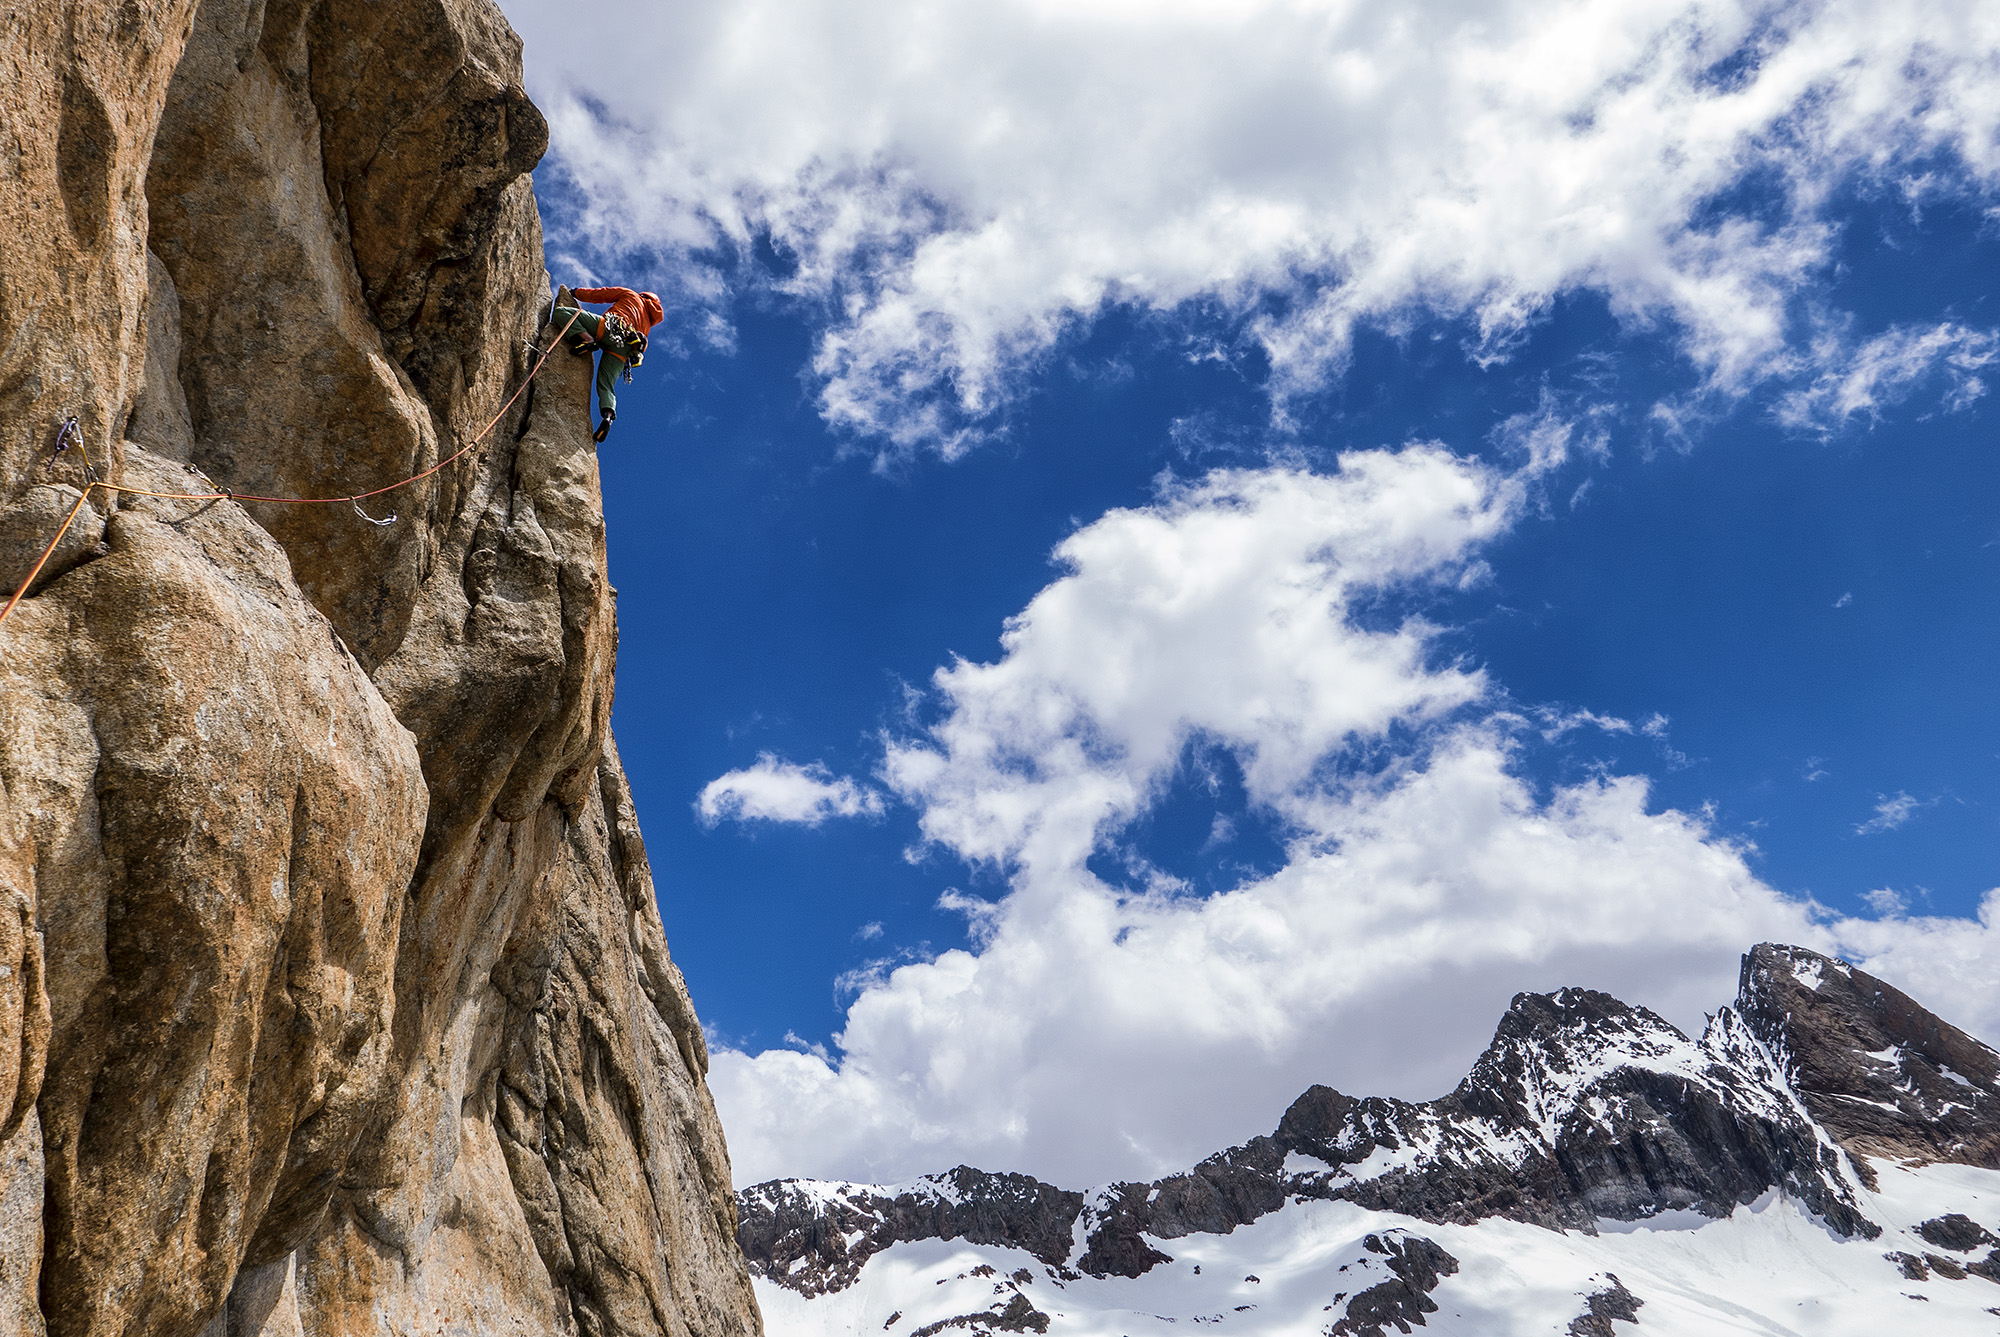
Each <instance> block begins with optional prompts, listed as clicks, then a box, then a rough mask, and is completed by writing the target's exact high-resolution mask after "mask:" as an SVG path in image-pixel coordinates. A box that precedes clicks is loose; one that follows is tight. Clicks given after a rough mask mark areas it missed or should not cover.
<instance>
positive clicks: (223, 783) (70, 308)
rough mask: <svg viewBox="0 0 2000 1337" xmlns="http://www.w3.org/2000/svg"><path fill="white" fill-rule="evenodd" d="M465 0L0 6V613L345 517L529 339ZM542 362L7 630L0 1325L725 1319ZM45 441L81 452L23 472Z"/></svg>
mask: <svg viewBox="0 0 2000 1337" xmlns="http://www.w3.org/2000/svg"><path fill="white" fill-rule="evenodd" d="M520 68H521V52H520V43H519V41H518V39H517V38H516V37H515V35H514V33H513V32H512V30H511V29H510V28H509V27H508V25H507V23H506V21H505V20H504V19H503V18H502V17H501V15H500V13H499V12H498V10H497V9H495V8H494V7H493V6H492V4H490V3H489V2H488V0H63V2H61V3H58V2H57V0H26V3H23V4H20V5H15V6H12V7H10V8H9V10H8V11H7V13H6V15H5V17H4V18H0V71H4V72H5V73H4V77H0V582H3V583H4V584H5V585H6V587H7V590H8V591H11V590H12V589H13V588H14V586H15V584H16V583H17V582H18V581H19V580H20V579H21V578H22V577H23V576H25V574H26V573H27V571H28V569H29V567H30V565H31V564H32V561H33V559H34V557H35V555H36V554H38V553H39V552H40V550H41V547H42V545H43V544H44V543H45V542H46V541H47V539H48V537H49V535H50V534H52V533H53V532H54V531H55V528H56V525H57V523H58V522H59V520H60V519H61V517H62V516H63V515H65V514H67V513H68V511H69V509H70V507H71V506H72V504H73V503H74V502H75V501H76V500H77V498H78V495H79V493H78V489H79V487H80V486H82V485H83V484H84V483H85V482H86V474H85V473H84V467H85V466H84V458H85V455H86V453H87V456H88V459H89V461H90V462H91V463H92V464H94V467H95V468H96V470H97V471H98V474H99V475H100V476H101V477H103V478H104V479H106V480H108V481H111V482H115V483H120V484H123V485H125V486H127V487H133V488H142V489H149V490H152V491H157V492H175V491H179V492H202V491H216V490H228V491H231V492H236V493H268V494H276V495H303V496H320V497H325V496H344V495H347V494H351V493H354V492H358V491H362V490H366V489H369V488H373V487H376V486H379V485H381V484H384V483H387V482H392V481H395V480H396V479H400V478H404V477H407V476H409V475H411V474H413V473H416V472H418V471H419V470H421V469H423V468H426V467H427V466H429V465H431V464H433V463H435V462H437V461H438V460H440V459H442V458H444V457H445V456H446V455H449V454H450V453H451V452H453V451H455V450H456V449H458V447H459V446H460V445H462V444H464V443H465V442H467V441H470V440H471V439H473V438H474V436H475V435H476V434H477V433H478V432H479V430H480V428H481V427H482V426H484V425H485V423H486V422H487V421H489V420H490V419H491V418H493V416H494V415H495V414H498V413H500V412H501V409H502V406H503V404H504V403H505V402H506V401H507V398H508V396H509V395H510V394H512V393H513V391H514V390H515V389H516V388H517V387H518V386H519V385H520V383H521V381H522V379H523V377H524V376H525V375H526V373H527V371H528V367H529V359H530V355H531V354H530V349H529V347H528V345H529V341H530V340H531V339H532V338H533V337H534V335H535V333H536V330H537V327H538V325H539V322H540V320H541V318H542V315H543V312H544V311H545V309H546V306H547V302H548V296H549V292H548V276H547V274H546V272H545V271H544V268H543V263H542V238H541V233H540V224H539V220H538V217H537V214H536V209H535V203H534V197H533V194H532V191H531V185H530V180H529V176H528V173H529V171H530V170H531V169H532V168H533V167H534V166H535V164H536V162H537V161H538V160H539V158H540V156H541V154H542V152H543V151H544V149H545V147H546V143H547V133H546V126H545V124H544V122H543V120H542V118H541V116H540V114H539V113H538V112H537V111H536V109H535V108H534V106H533V105H532V104H531V103H530V102H529V101H528V99H527V97H526V96H525V94H524V93H523V91H522V87H521V78H520ZM585 375H586V373H585V371H584V369H583V367H582V366H581V365H580V364H578V363H576V362H575V361H574V360H572V359H570V358H567V357H559V358H557V359H554V360H552V361H551V362H550V364H549V365H548V368H547V370H546V371H545V372H544V373H543V374H542V376H541V378H540V379H539V381H538V382H537V383H536V386H535V390H534V393H533V394H532V396H523V397H522V399H521V401H519V402H517V403H516V404H515V405H514V407H513V408H511V409H509V410H508V411H507V412H506V413H505V414H504V415H502V417H501V420H500V422H499V424H498V427H497V429H496V430H495V431H494V432H493V434H492V436H491V438H490V439H489V440H488V441H487V442H486V444H485V445H484V446H482V447H481V448H480V449H478V450H476V451H474V452H472V453H471V454H469V455H468V456H467V457H466V458H465V459H463V460H460V461H458V462H456V463H454V464H452V465H450V466H448V467H446V468H445V469H443V470H441V471H439V472H438V473H436V474H435V475H433V476H432V477H430V478H428V479H426V480H425V481H423V482H421V483H419V484H417V485H415V486H412V487H409V488H406V489H404V490H402V491H400V492H397V493H395V494H393V495H391V496H389V497H385V498H381V499H378V500H377V501H376V502H374V503H371V504H370V506H369V509H370V510H371V511H372V512H373V515H374V517H375V519H377V520H379V519H383V518H386V516H387V515H388V514H389V513H391V512H393V513H394V515H395V517H396V518H395V520H394V522H393V523H389V524H377V523H373V522H371V520H370V519H368V518H365V517H364V516H363V515H362V514H360V513H359V511H358V509H357V508H355V507H353V506H350V505H348V504H346V503H340V504H335V505H321V506H274V505H266V504H263V503H257V502H241V503H239V502H236V501H210V502H194V501H182V500H171V499H160V498H149V497H143V496H135V495H132V494H129V493H126V494H113V495H110V496H107V495H106V494H105V493H103V492H101V491H100V492H93V493H92V496H91V500H90V502H89V504H87V505H86V506H85V508H84V509H83V511H82V512H81V514H80V515H79V517H78V520H77V523H76V524H75V525H74V526H73V528H72V530H71V532H70V534H69V536H68V537H67V538H66V539H65V541H64V542H63V544H62V545H61V546H60V547H59V548H58V549H57V551H56V553H55V555H54V557H53V559H52V560H51V562H50V563H49V565H48V567H47V568H46V569H45V570H44V571H43V573H42V575H41V576H40V578H39V579H38V582H37V585H36V587H35V589H34V590H33V591H32V593H31V597H29V598H28V599H26V600H25V601H24V602H23V603H22V604H21V605H20V606H19V607H18V608H17V609H16V610H15V612H14V614H13V615H12V616H11V618H10V619H9V620H8V621H7V623H6V624H5V626H4V627H0V902H4V904H0V1139H4V1140H0V1333H4V1334H11V1333H19V1332H31V1333H40V1332H43V1331H47V1332H49V1333H53V1334H60V1335H62V1337H70V1335H72V1334H74V1335H75V1337H84V1335H85V1334H89V1335H91V1337H99V1335H104V1337H108V1335H109V1334H147V1335H148V1337H180V1335H184V1337H197V1335H198V1334H200V1335H202V1337H247V1335H248V1334H273V1335H275V1334H304V1335H312V1337H317V1335H319V1334H328V1335H331V1334H342V1335H343V1337H344V1335H346V1334H364V1333H383V1334H388V1333H396V1334H406V1333H418V1332H425V1333H430V1332H451V1333H509V1334H515V1333H519V1334H542V1333H549V1334H556V1333H587V1334H593V1335H597V1334H602V1335H604V1337H610V1335H612V1334H636V1333H672V1334H692V1333H702V1334H737V1333H742V1334H753V1333H757V1332H759V1331H760V1320H759V1318H758V1314H757V1310H756V1306H755V1302H754V1300H753V1298H752V1296H751V1290H750V1285H749V1279H748V1275H747V1273H746V1270H745V1267H744V1263H743V1259H742V1256H741V1254H740V1252H739V1250H738V1247H737V1245H736V1240H735V1235H736V1227H737V1220H736V1209H735V1203H734V1199H733V1197H732V1194H731V1184H730V1172H729V1162H728V1153H727V1150H726V1148H725V1146H724V1142H723V1137H722V1130H721V1128H720V1126H719V1124H718V1123H717V1120H716V1116H715V1110H714V1107H713V1105H712V1103H711V1101H710V1098H709V1094H708V1090H707V1087H706V1084H705V1074H706V1070H707V1061H708V1056H707V1051H706V1048H705V1046H704V1044H703V1040H702V1034H701V1028H700V1026H699V1024H698V1022H697V1021H696V1018H695V1014H694V1010H693V1007H692V1005H691V1003H690V1002H689V999H688V995H687V990H686V987H685V984H684V982H683V981H682V979H681V976H680V973H679V971H678V970H677V969H676V968H675V966H674V964H673V961H672V959H671V958H670V956H669V954H668V951H667V944H666V940H665V935H664V932H663V930H662V928H661V923H660V919H659V915H658V911H657V908H656V906H655V902H654V890H653V884H652V879H651V875H650V873H649V871H648V868H647V863H646V854H645V847H644V844H643V842H642V841H641V839H640V835H639V827H638V822H637V819H636V816H635V814H634V811H633V806H632V801H631V796H630V793H629V791H628V789H627V787H626V784H625V779H624V774H623V772H622V770H621V768H620V765H619V760H618V754H617V750H616V748H615V746H614V745H613V743H612V740H611V737H610V733H609V716H610V702H611V693H612V679H613V670H614V660H615V652H616V645H617V627H616V619H615V614H614V602H613V598H614V596H613V591H612V588H611V586H610V583H609V581H608V579H607V575H606V566H605V543H604V521H603V511H602V505H601V498H600V494H599V485H598V470H597V461H596V458H595V455H594V453H593V450H592V447H591V444H590V439H589V422H588V405H587V393H588V389H587V385H586V382H585ZM72 417H73V418H74V419H75V420H76V432H75V436H76V438H77V441H78V448H77V449H70V450H65V451H64V452H62V453H61V454H59V455H58V454H53V453H52V452H53V451H54V448H55V446H56V444H57V439H58V434H59V431H60V426H59V425H60V424H61V423H63V422H64V421H65V420H66V419H69V418H72Z"/></svg>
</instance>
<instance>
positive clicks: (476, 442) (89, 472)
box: [0, 313, 581, 623]
mask: <svg viewBox="0 0 2000 1337" xmlns="http://www.w3.org/2000/svg"><path fill="white" fill-rule="evenodd" d="M578 314H579V315H580V314H581V313H578ZM577 319H578V316H575V315H573V316H571V317H570V318H569V320H567V321H566V322H564V324H563V327H562V329H561V330H559V331H557V333H556V337H555V338H554V339H553V340H551V341H550V343H549V346H548V347H547V348H539V347H538V346H537V345H535V344H532V343H531V344H530V345H529V347H532V348H537V351H538V352H539V353H540V354H541V356H540V357H539V358H537V359H536V361H535V365H534V366H533V367H531V368H530V369H529V371H528V375H527V379H526V380H524V381H522V382H521V384H520V385H518V386H516V387H515V388H514V393H513V394H511V395H509V396H507V402H506V403H504V404H502V405H501V406H500V411H499V412H498V413H496V414H494V415H493V420H492V421H491V422H489V423H487V424H486V426H485V427H484V428H483V429H481V431H480V433H479V435H478V436H475V437H473V438H472V440H470V441H468V442H466V443H465V444H464V445H463V446H460V447H459V448H458V449H457V450H456V451H454V452H453V453H452V454H450V455H447V456H446V457H445V458H443V459H441V460H439V461H438V462H437V463H436V464H433V465H432V466H431V467H430V468H428V469H426V470H424V471H423V472H422V473H418V474H411V475H410V476H409V477H408V478H405V479H401V480H400V481H398V482H394V483H389V484H387V485H386V486H383V487H378V488H374V489H372V490H370V491H367V492H356V493H352V494H350V495H348V496H344V497H261V496H258V495H256V494H255V493H251V492H232V491H230V490H229V489H228V488H220V489H218V490H216V491H214V492H149V491H147V490H146V489H145V488H141V487H127V486H125V485H124V484H123V483H107V482H105V481H104V480H103V479H101V478H99V477H98V476H97V469H96V468H95V466H93V465H92V464H91V462H90V452H89V451H88V450H86V449H85V448H84V445H83V433H82V431H81V430H80V429H79V428H78V427H77V422H76V419H75V417H70V418H68V419H66V420H65V421H64V422H63V425H62V430H61V431H60V432H59V433H58V434H57V436H56V446H55V453H54V454H53V455H51V456H50V457H49V459H50V462H51V463H53V462H54V459H55V456H56V455H60V454H62V453H63V452H64V451H66V450H68V449H69V448H70V447H71V446H72V445H74V446H75V447H76V448H77V451H78V453H79V454H80V455H81V456H82V457H83V471H84V476H85V477H86V478H87V479H88V480H89V481H88V482H86V483H85V484H84V487H83V492H82V493H81V494H80V495H79V496H78V497H77V499H76V505H74V506H72V507H70V508H69V514H68V515H67V516H65V517H64V518H63V522H62V527H61V528H60V529H58V530H56V536H55V537H54V538H52V539H50V540H49V546H48V547H46V548H44V549H42V555H41V556H40V557H38V558H36V559H35V565H34V567H33V569H32V570H30V571H29V572H28V578H27V579H26V580H24V581H22V582H21V588H19V589H17V590H15V591H14V597H13V598H11V599H9V600H8V601H7V606H6V607H5V608H0V623H4V622H5V621H6V620H7V617H8V615H9V614H11V613H12V612H13V611H14V605H15V604H18V603H20V602H21V600H22V599H24V598H26V597H27V595H28V587H29V586H30V585H33V584H34V583H35V577H36V576H39V575H41V574H42V568H43V567H44V566H47V565H48V561H49V558H50V557H51V556H53V555H54V554H55V550H56V545H57V544H59V543H61V542H62V541H63V535H65V534H67V533H69V527H70V526H71V525H72V524H74V523H76V517H77V516H78V515H79V514H81V513H82V511H83V504H84V502H86V501H88V500H90V492H91V489H92V488H102V489H104V490H105V491H106V492H122V493H124V494H125V495H126V496H130V497H157V498H160V499H162V500H166V501H262V502H269V503H272V504H274V505H278V506H326V505H338V504H339V503H341V502H343V501H344V502H346V503H347V504H348V505H350V506H352V507H353V508H354V513H355V514H356V515H358V516H360V517H361V518H362V519H363V520H366V521H367V522H368V523H369V524H371V525H380V526H384V527H387V526H389V525H393V524H395V523H396V517H397V513H396V512H394V511H391V512H390V513H389V518H388V519H386V520H377V519H376V518H375V517H374V516H372V515H370V514H368V512H366V511H364V510H362V509H361V503H362V502H364V501H366V500H368V498H370V497H379V496H381V495H382V494H383V493H385V492H394V491H396V489H398V488H404V487H408V486H409V485H410V484H412V483H416V482H421V481H422V480H424V479H426V478H429V477H430V476H431V475H432V474H434V473H436V472H437V471H438V470H440V469H442V468H444V467H445V466H446V465H447V464H450V463H452V461H454V460H457V459H459V458H460V457H461V456H464V455H465V454H467V453H468V452H470V451H472V450H474V449H476V448H477V447H478V446H480V445H481V444H483V443H484V442H485V440H486V438H487V437H488V436H489V435H491V434H492V431H493V429H494V428H495V427H498V426H499V425H500V420H501V419H502V418H504V417H506V416H507V410H508V409H510V408H513V407H514V401H515V400H517V399H519V398H520V397H521V392H522V391H523V390H526V389H527V388H528V387H529V386H531V385H533V384H534V383H535V377H537V376H539V375H541V372H542V366H543V364H545V363H546V362H547V361H548V360H549V354H550V353H553V352H554V351H555V350H556V346H557V345H558V344H560V343H562V341H563V338H564V336H565V335H567V334H568V333H569V330H570V326H572V325H574V324H576V322H577ZM544 328H546V327H544ZM188 472H189V473H194V472H195V468H194V466H193V465H191V464H190V465H189V466H188Z"/></svg>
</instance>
